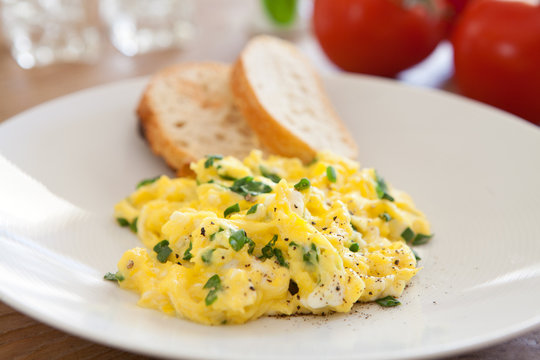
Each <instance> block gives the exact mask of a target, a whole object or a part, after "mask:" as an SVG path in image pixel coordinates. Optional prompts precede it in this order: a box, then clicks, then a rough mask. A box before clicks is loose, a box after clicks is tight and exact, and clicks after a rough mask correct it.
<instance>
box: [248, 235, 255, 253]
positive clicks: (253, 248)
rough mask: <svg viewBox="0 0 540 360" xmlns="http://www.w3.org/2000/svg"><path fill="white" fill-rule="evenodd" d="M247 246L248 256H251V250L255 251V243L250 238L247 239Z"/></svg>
mask: <svg viewBox="0 0 540 360" xmlns="http://www.w3.org/2000/svg"><path fill="white" fill-rule="evenodd" d="M248 244H249V247H248V254H249V255H252V254H253V250H255V241H253V240H251V239H250V238H248Z"/></svg>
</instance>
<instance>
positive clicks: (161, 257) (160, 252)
mask: <svg viewBox="0 0 540 360" xmlns="http://www.w3.org/2000/svg"><path fill="white" fill-rule="evenodd" d="M154 251H155V252H156V254H157V259H158V261H159V262H160V263H165V262H167V258H168V257H169V255H171V253H172V249H171V248H170V247H169V240H162V241H160V242H158V243H157V244H156V246H154Z"/></svg>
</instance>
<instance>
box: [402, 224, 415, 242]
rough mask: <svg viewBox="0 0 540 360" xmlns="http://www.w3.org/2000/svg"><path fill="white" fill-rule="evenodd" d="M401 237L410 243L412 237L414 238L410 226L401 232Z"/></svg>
mask: <svg viewBox="0 0 540 360" xmlns="http://www.w3.org/2000/svg"><path fill="white" fill-rule="evenodd" d="M401 237H402V238H403V240H405V241H406V242H408V243H410V242H411V241H412V239H413V238H414V231H412V230H411V228H410V227H407V228H406V229H405V230H403V232H402V233H401Z"/></svg>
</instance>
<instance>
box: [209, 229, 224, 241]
mask: <svg viewBox="0 0 540 360" xmlns="http://www.w3.org/2000/svg"><path fill="white" fill-rule="evenodd" d="M222 231H225V229H224V228H222V227H221V226H220V227H219V230H218V231H216V232H215V233H213V234H212V235H210V241H214V239H215V238H216V235H217V234H218V233H220V232H222Z"/></svg>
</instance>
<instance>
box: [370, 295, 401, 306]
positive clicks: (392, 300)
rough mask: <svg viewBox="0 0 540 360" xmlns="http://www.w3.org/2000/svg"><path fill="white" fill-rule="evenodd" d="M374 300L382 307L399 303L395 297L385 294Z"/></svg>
mask: <svg viewBox="0 0 540 360" xmlns="http://www.w3.org/2000/svg"><path fill="white" fill-rule="evenodd" d="M375 302H376V303H377V304H379V305H381V306H382V307H392V306H398V305H399V304H401V303H400V302H399V301H398V300H396V298H394V297H392V296H387V297H384V298H382V299H377V300H375Z"/></svg>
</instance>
